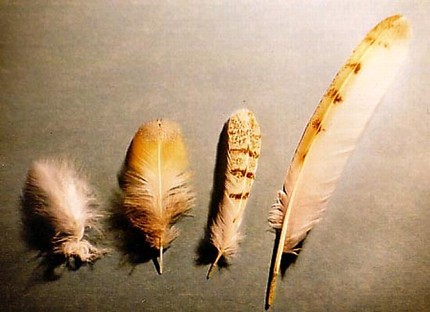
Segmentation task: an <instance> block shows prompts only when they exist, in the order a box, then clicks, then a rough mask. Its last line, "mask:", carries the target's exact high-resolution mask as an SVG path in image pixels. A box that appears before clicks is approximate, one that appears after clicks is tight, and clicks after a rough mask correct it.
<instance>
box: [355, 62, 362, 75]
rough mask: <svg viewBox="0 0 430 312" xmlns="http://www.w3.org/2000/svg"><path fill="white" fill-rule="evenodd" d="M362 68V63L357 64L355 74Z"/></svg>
mask: <svg viewBox="0 0 430 312" xmlns="http://www.w3.org/2000/svg"><path fill="white" fill-rule="evenodd" d="M360 70H361V63H358V64H357V66H355V68H354V74H358V72H359V71H360Z"/></svg>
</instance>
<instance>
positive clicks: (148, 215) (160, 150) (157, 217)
mask: <svg viewBox="0 0 430 312" xmlns="http://www.w3.org/2000/svg"><path fill="white" fill-rule="evenodd" d="M189 180H190V173H189V171H188V160H187V152H186V148H185V145H184V142H183V138H182V134H181V130H180V128H179V126H178V125H177V124H176V123H174V122H172V121H168V120H156V121H153V122H150V123H147V124H145V125H143V126H142V127H140V128H139V130H138V131H137V133H136V135H135V136H134V138H133V141H132V142H131V144H130V147H129V149H128V152H127V157H126V161H125V163H124V168H123V172H122V176H121V177H120V181H121V182H120V185H121V188H122V190H123V193H124V199H123V208H124V212H125V215H126V217H127V219H128V220H129V221H130V223H131V225H132V226H133V227H134V228H136V229H138V230H139V231H141V232H142V233H143V235H144V237H145V240H146V242H147V243H148V245H149V246H150V247H151V248H153V249H155V250H159V255H160V258H159V273H160V274H162V272H163V250H165V249H166V248H167V247H169V245H170V244H171V242H172V241H173V240H174V239H175V238H176V237H177V236H178V234H179V232H178V230H177V228H176V227H175V226H174V223H175V222H176V221H177V220H178V219H179V217H181V216H182V215H183V214H184V213H186V212H187V211H189V210H190V209H191V206H192V203H193V201H194V193H193V192H192V190H191V187H190V183H189Z"/></svg>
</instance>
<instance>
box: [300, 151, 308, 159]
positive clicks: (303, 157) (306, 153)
mask: <svg viewBox="0 0 430 312" xmlns="http://www.w3.org/2000/svg"><path fill="white" fill-rule="evenodd" d="M307 155H308V151H305V152H304V153H303V154H302V157H301V159H302V161H305V158H306V156H307Z"/></svg>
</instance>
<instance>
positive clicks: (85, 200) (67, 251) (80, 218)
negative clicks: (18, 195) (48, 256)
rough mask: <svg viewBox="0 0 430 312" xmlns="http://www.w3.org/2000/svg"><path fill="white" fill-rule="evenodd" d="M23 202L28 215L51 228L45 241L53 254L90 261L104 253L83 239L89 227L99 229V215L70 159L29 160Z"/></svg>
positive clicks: (83, 179)
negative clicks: (30, 161) (30, 162)
mask: <svg viewBox="0 0 430 312" xmlns="http://www.w3.org/2000/svg"><path fill="white" fill-rule="evenodd" d="M23 195H24V201H25V202H26V206H28V208H29V209H30V211H27V212H26V213H27V214H29V215H30V218H38V219H41V220H42V221H43V223H44V224H45V227H46V228H49V229H50V231H49V232H50V233H49V235H48V236H49V237H47V240H48V241H49V242H50V245H51V247H50V248H51V250H50V252H52V253H53V254H60V255H64V256H65V257H66V259H69V258H72V257H78V258H79V260H80V261H82V262H84V263H85V262H92V261H94V260H96V259H98V258H100V257H101V256H102V254H103V253H105V250H104V249H98V248H96V247H95V246H93V245H92V244H91V243H90V242H89V241H87V240H86V239H85V231H86V229H88V228H95V229H96V230H98V220H99V219H100V217H101V214H100V213H98V212H97V210H96V209H95V208H96V206H97V201H96V197H95V193H94V191H93V190H92V189H91V187H90V186H89V184H88V182H87V181H86V179H85V178H84V176H83V175H82V173H80V172H79V171H78V170H77V169H76V168H75V167H74V166H73V165H72V164H71V163H70V162H67V161H65V160H54V159H47V160H39V161H35V162H33V163H32V165H31V167H30V169H29V171H28V174H27V180H26V184H25V187H24V194H23Z"/></svg>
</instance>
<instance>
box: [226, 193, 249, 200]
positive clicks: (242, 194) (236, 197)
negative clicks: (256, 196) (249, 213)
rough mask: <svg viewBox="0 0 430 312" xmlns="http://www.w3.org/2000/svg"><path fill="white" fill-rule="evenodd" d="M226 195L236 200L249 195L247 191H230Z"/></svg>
mask: <svg viewBox="0 0 430 312" xmlns="http://www.w3.org/2000/svg"><path fill="white" fill-rule="evenodd" d="M228 197H230V198H231V199H236V200H240V199H247V198H248V197H249V192H246V193H237V194H235V193H232V194H229V195H228Z"/></svg>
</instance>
